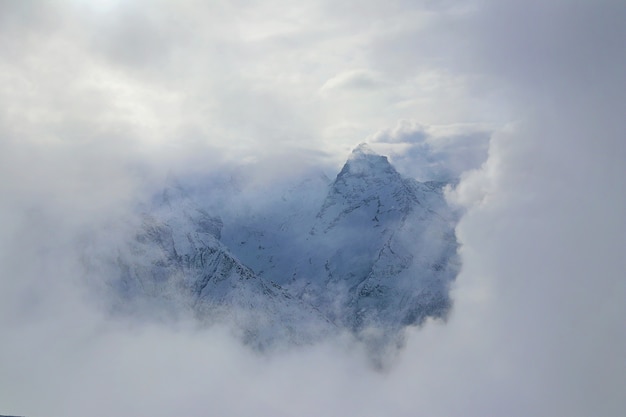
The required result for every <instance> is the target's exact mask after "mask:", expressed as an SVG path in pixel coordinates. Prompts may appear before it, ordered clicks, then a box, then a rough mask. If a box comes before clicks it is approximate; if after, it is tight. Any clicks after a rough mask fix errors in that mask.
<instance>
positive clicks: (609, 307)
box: [0, 0, 626, 417]
mask: <svg viewBox="0 0 626 417" xmlns="http://www.w3.org/2000/svg"><path fill="white" fill-rule="evenodd" d="M0 9H1V10H0V23H1V27H0V34H1V35H2V39H3V41H2V42H0V50H1V52H2V55H3V57H5V59H3V60H2V62H1V63H0V101H1V102H2V103H3V106H2V108H1V109H0V173H1V176H0V178H1V179H0V192H1V193H2V199H1V200H0V332H1V333H2V339H3V341H2V343H1V344H0V413H3V414H10V413H12V414H16V415H28V416H44V415H64V416H70V417H71V416H79V415H94V416H98V415H155V416H158V415H172V414H174V413H175V414H188V415H206V414H219V415H242V414H252V413H254V414H255V415H272V416H276V415H294V414H297V415H330V416H333V415H348V414H356V415H364V416H368V415H371V416H375V415H381V414H384V415H406V416H408V415H416V414H425V415H439V416H457V415H458V416H461V415H462V416H468V415H470V416H472V415H476V416H479V415H480V416H483V415H507V416H516V415H519V416H527V415H539V416H544V415H545V416H552V415H569V416H589V415H602V416H621V415H624V413H625V412H626V401H625V400H624V399H623V395H622V392H621V390H622V388H623V387H624V386H626V380H625V378H626V369H625V368H624V367H625V366H626V332H625V331H624V326H623V317H625V316H626V304H625V303H624V299H626V281H625V280H624V279H623V276H624V270H625V269H626V261H625V258H624V256H623V253H622V252H623V250H624V248H625V247H626V222H625V221H624V213H626V193H625V192H624V190H626V172H625V168H624V161H626V141H624V140H623V130H624V129H623V126H622V122H621V120H622V119H623V114H622V109H623V102H624V100H625V99H626V97H625V95H624V91H626V76H625V75H624V74H626V57H625V56H624V54H623V52H622V45H621V44H620V42H619V40H620V39H624V37H625V35H626V34H625V33H624V28H623V25H622V22H623V21H624V19H625V18H626V10H625V6H624V4H623V2H621V1H610V0H607V1H602V2H596V3H591V2H589V3H580V2H579V3H575V4H574V3H572V2H567V1H558V0H555V1H548V2H538V1H531V2H519V1H493V2H490V1H485V2H476V3H463V4H460V3H458V2H443V3H439V2H437V3H435V2H429V1H425V2H417V3H416V2H403V1H392V2H378V1H368V2H365V3H363V2H359V7H356V6H354V7H352V5H350V3H345V4H344V3H342V4H341V5H337V4H336V2H334V3H331V2H305V3H303V4H301V3H300V2H299V3H298V4H297V5H296V4H295V3H293V2H281V1H272V2H262V3H261V2H232V3H228V4H225V3H220V2H210V3H205V2H195V1H184V2H176V3H171V2H167V3H166V2H162V3H159V4H158V5H156V6H155V5H154V3H151V6H150V7H149V6H148V3H147V2H133V3H132V4H128V3H127V2H124V3H122V2H98V4H97V7H96V6H94V3H93V2H83V1H74V2H67V3H64V4H63V5H58V4H55V5H52V3H48V2H39V3H34V2H1V3H0ZM355 10H357V11H358V12H355ZM355 69H359V70H360V71H362V72H361V73H360V75H359V73H357V74H356V76H355V73H354V72H353V73H350V71H354V70H355ZM340 74H344V75H343V76H341V75H340ZM346 74H347V75H346ZM350 74H352V75H351V76H350ZM364 74H365V75H368V76H371V75H372V74H376V76H377V77H380V78H378V79H380V80H385V82H384V83H380V84H377V88H376V89H370V90H368V91H367V93H366V94H363V93H364V91H362V90H359V89H352V90H351V89H344V90H342V92H341V94H330V93H331V91H328V92H327V93H324V94H321V93H320V90H321V89H322V87H323V86H324V84H325V83H327V82H328V81H329V80H332V79H333V78H334V79H335V80H336V81H337V82H336V87H337V86H341V84H342V83H340V82H339V81H341V79H343V84H344V86H345V85H346V82H347V81H346V80H348V81H350V79H353V80H354V79H356V80H357V81H358V80H359V79H361V78H362V77H363V75H364ZM338 76H339V78H337V77H338ZM342 77H343V78H342ZM351 77H352V78H351ZM355 77H356V78H355ZM359 77H361V78H359ZM366 78H367V77H366ZM348 84H350V83H349V82H348ZM357 85H359V83H357ZM353 86H354V85H353ZM398 120H420V121H422V122H423V123H424V126H438V127H439V129H443V126H450V125H452V124H455V123H457V124H461V126H463V129H461V130H460V132H461V133H463V134H466V133H467V129H466V127H467V126H479V127H480V129H478V130H479V131H480V132H482V131H483V130H481V129H482V128H483V127H485V126H487V128H486V129H485V130H486V131H489V132H491V131H492V130H493V131H496V133H494V134H493V135H492V137H491V139H490V142H489V149H488V159H487V160H486V162H485V163H484V164H483V165H482V166H480V167H477V166H476V161H478V159H479V158H478V156H477V155H478V153H475V152H478V151H476V149H474V148H472V151H471V152H470V155H471V157H470V158H469V159H471V161H472V163H471V164H470V163H468V165H465V166H462V164H461V162H463V163H465V161H464V160H463V159H461V158H460V157H459V159H458V160H457V161H456V162H457V164H456V165H455V163H454V162H455V161H454V160H448V161H447V162H451V163H453V165H454V166H455V168H456V169H457V171H456V172H458V171H463V170H465V169H466V168H475V169H474V170H471V171H468V172H465V173H464V174H463V176H462V180H461V183H460V184H459V186H458V187H457V188H456V190H453V191H450V199H451V201H453V202H455V203H457V204H460V205H462V206H464V208H465V210H466V213H465V215H464V217H463V218H462V220H461V223H460V224H459V228H458V235H459V239H460V241H461V243H462V248H461V254H462V257H463V265H464V266H463V271H462V272H461V274H460V275H459V277H458V280H457V285H456V287H455V290H454V298H455V309H454V311H453V313H452V316H451V318H450V320H449V321H448V323H446V324H441V323H429V324H427V325H426V326H424V327H423V328H422V329H419V330H415V331H413V332H411V334H410V335H409V338H408V341H407V346H406V348H405V349H404V350H403V352H401V354H400V357H399V358H398V359H397V361H396V362H395V365H394V366H393V367H392V368H391V369H390V370H388V371H387V372H386V373H383V374H378V373H375V372H373V371H371V370H369V368H368V367H367V366H366V361H365V360H364V359H363V356H362V354H361V352H360V351H359V349H360V348H359V347H358V346H350V343H349V341H342V340H340V341H329V342H328V343H327V344H324V345H320V346H315V347H310V348H304V349H301V350H291V351H288V352H282V353H281V352H279V353H276V354H273V355H270V356H259V355H256V354H254V353H251V352H250V351H248V350H246V349H245V348H243V347H241V346H240V345H238V344H237V343H236V342H235V341H234V340H233V339H232V338H231V337H230V336H229V335H228V331H227V330H225V329H218V328H216V329H211V330H209V331H205V332H198V331H196V330H194V329H193V326H192V325H190V324H188V323H179V324H171V325H164V326H157V325H150V326H143V325H141V323H126V322H123V321H112V320H111V319H110V318H108V317H107V316H106V315H104V314H103V313H102V312H101V310H100V309H99V308H98V304H97V300H94V298H93V294H91V293H89V292H86V291H85V289H84V287H83V286H81V284H80V280H81V273H80V268H79V259H77V258H76V256H75V255H76V248H77V247H78V246H80V244H81V240H80V238H81V236H83V234H84V232H85V231H87V230H92V229H94V228H95V229H100V228H102V229H107V230H108V229H110V227H109V226H110V222H111V221H113V220H114V219H116V218H117V217H119V216H120V215H122V214H124V213H125V212H126V211H127V207H128V206H130V205H131V203H132V201H133V200H134V198H135V197H136V194H137V193H141V192H142V190H144V189H145V188H146V183H150V181H152V180H153V178H158V177H159V176H160V175H162V174H163V173H164V172H165V171H167V170H168V169H170V168H174V169H181V170H182V171H184V172H186V174H192V173H194V172H203V173H206V171H210V170H213V169H215V170H219V169H220V168H221V167H222V166H231V165H232V163H233V161H235V162H236V163H238V164H242V166H246V164H252V165H254V167H255V169H258V170H259V171H258V172H262V171H263V166H264V162H263V161H267V162H266V164H267V165H266V166H270V165H271V166H275V165H277V164H276V162H277V161H281V160H289V159H290V158H291V157H292V156H293V155H298V157H297V158H295V160H296V161H297V160H303V161H306V159H307V157H306V155H309V153H308V152H307V151H308V150H314V151H315V152H316V153H315V155H316V156H315V157H314V158H310V159H314V160H315V161H317V160H319V161H320V163H330V164H337V163H339V162H340V161H341V160H342V159H343V158H344V157H345V154H346V151H347V150H348V149H349V148H350V147H351V146H353V145H354V144H356V143H358V142H360V141H362V140H364V139H366V138H367V137H370V136H371V135H372V134H374V132H381V129H383V130H382V133H381V134H383V135H387V136H386V139H384V140H381V138H382V137H381V136H379V137H378V139H379V140H378V142H379V145H381V146H382V145H384V144H383V142H393V143H387V144H386V145H388V146H392V145H393V147H390V148H388V149H396V151H397V158H398V159H399V160H400V156H402V155H409V156H410V155H411V153H410V152H404V151H402V149H404V150H406V149H407V148H400V147H399V146H405V147H408V148H410V147H411V146H415V145H416V144H417V145H419V144H424V143H429V144H430V145H431V146H434V143H435V141H434V139H435V138H446V137H447V138H450V137H456V138H457V139H458V140H457V139H455V140H453V141H451V142H449V143H444V144H441V143H439V144H440V145H441V149H444V150H445V151H446V155H450V154H455V155H460V154H462V152H464V151H463V150H462V148H461V145H460V144H461V143H462V142H463V141H462V140H461V139H462V138H464V137H467V136H463V135H457V136H455V134H451V133H450V132H449V131H447V132H442V131H439V132H435V131H434V130H431V129H434V128H433V127H427V128H423V129H420V128H419V126H417V125H412V126H410V129H407V130H406V132H404V131H402V129H401V128H396V130H394V126H397V122H398ZM505 122H507V123H508V122H514V123H511V124H510V125H509V126H507V127H506V128H501V127H502V125H503V124H504V123H505ZM457 126H458V125H457ZM400 127H402V125H400ZM499 127H500V128H499ZM385 129H387V130H386V131H385ZM385 132H386V133H385ZM394 132H395V133H394ZM405 133H406V134H405ZM421 133H424V134H423V135H421ZM480 140H483V139H480ZM480 140H479V141H478V142H480ZM431 141H432V143H431ZM398 142H403V143H398ZM472 143H474V142H472ZM478 149H480V146H479V147H478ZM448 151H453V152H448ZM403 161H404V164H405V169H406V170H407V171H408V170H410V159H408V157H407V159H405V160H403ZM307 162H310V161H307ZM278 165H279V166H280V168H276V169H277V170H278V171H281V170H282V172H291V170H293V169H295V167H294V166H293V165H294V164H292V163H287V162H285V163H284V164H283V165H280V164H278ZM298 165H299V164H298ZM416 172H417V171H416ZM277 175H279V174H271V175H268V177H270V178H271V177H272V176H277ZM148 185H149V184H148ZM147 188H149V187H147Z"/></svg>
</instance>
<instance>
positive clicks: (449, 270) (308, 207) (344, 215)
mask: <svg viewBox="0 0 626 417" xmlns="http://www.w3.org/2000/svg"><path fill="white" fill-rule="evenodd" d="M444 185H445V184H443V183H434V182H426V183H422V182H418V181H415V180H413V179H410V178H404V177H402V176H401V175H400V174H399V173H398V172H397V171H396V169H395V168H394V167H393V165H392V164H391V163H390V162H389V161H388V159H387V157H385V156H382V155H379V154H377V153H375V152H374V151H373V150H372V149H371V148H370V147H369V146H368V145H367V144H361V145H359V146H357V147H356V148H355V149H354V151H353V152H352V154H351V155H350V156H349V157H348V159H347V161H346V163H345V164H344V166H343V168H342V169H341V171H340V172H339V173H338V174H337V176H336V178H335V179H334V180H333V181H330V180H328V178H326V177H325V176H319V175H318V176H314V177H312V178H305V179H303V180H302V181H300V182H298V183H296V184H295V185H294V186H292V187H291V188H287V189H285V190H283V191H282V192H278V193H277V192H274V195H277V196H278V198H277V201H276V202H275V203H268V202H265V204H258V205H245V207H244V206H241V207H238V206H237V205H236V204H235V205H233V204H231V205H230V207H229V210H228V211H227V212H223V213H218V212H211V210H209V209H207V208H203V207H200V205H199V204H198V203H196V202H195V201H194V199H193V198H192V197H191V196H190V195H189V194H188V193H187V192H186V191H185V190H184V185H181V184H176V185H175V186H169V187H167V188H166V190H165V191H164V192H163V193H161V195H160V197H159V198H157V199H155V202H154V204H153V205H152V206H151V207H150V208H149V209H148V210H146V212H145V213H144V215H143V216H144V222H143V225H142V227H141V230H139V231H138V233H137V234H136V237H135V238H134V239H133V240H132V242H129V245H128V247H127V248H126V250H123V251H120V253H121V254H120V256H119V257H118V259H117V264H118V265H119V269H120V280H119V282H120V285H119V288H120V289H122V294H123V296H124V297H125V298H124V299H125V300H127V301H128V302H132V300H135V299H143V298H145V297H148V298H150V299H152V300H153V301H154V303H155V304H156V305H159V304H162V305H168V306H170V307H171V308H174V309H175V308H176V305H177V303H178V305H179V306H180V307H181V308H183V307H184V308H188V309H190V310H192V311H193V312H194V314H195V315H196V316H197V317H198V318H200V319H201V320H203V321H204V322H214V321H222V320H227V321H231V322H234V323H235V325H236V326H235V327H236V328H237V329H239V333H240V334H242V335H243V336H242V337H243V338H244V340H246V341H247V342H249V343H251V344H253V345H255V346H268V345H272V344H273V343H276V342H278V341H281V340H284V341H288V342H291V343H309V342H311V341H314V340H318V339H319V338H321V337H323V335H327V334H329V333H333V332H337V331H341V330H342V329H347V330H349V331H351V332H353V333H354V334H355V335H357V336H358V337H360V338H361V339H363V340H370V339H371V337H369V336H367V335H371V334H376V335H378V336H376V338H375V339H376V340H375V343H378V344H381V343H382V344H383V345H384V344H385V343H388V342H389V341H392V340H394V339H395V338H396V336H397V335H399V334H401V333H402V330H403V329H404V328H405V327H406V326H409V325H418V324H420V323H422V322H423V321H424V320H425V319H426V318H427V317H445V315H446V314H447V311H448V310H449V308H450V298H449V295H448V287H449V284H450V282H452V280H454V278H455V277H456V274H457V272H458V269H459V262H458V259H457V241H456V237H455V234H454V227H455V225H456V221H457V218H456V216H455V214H454V212H453V211H452V210H451V209H450V208H449V207H448V205H447V203H446V201H445V198H444V195H443V191H442V189H443V186H444ZM200 200H201V199H200ZM231 201H232V200H231ZM209 213H211V214H209ZM172 306H173V307H172ZM374 330H375V331H374Z"/></svg>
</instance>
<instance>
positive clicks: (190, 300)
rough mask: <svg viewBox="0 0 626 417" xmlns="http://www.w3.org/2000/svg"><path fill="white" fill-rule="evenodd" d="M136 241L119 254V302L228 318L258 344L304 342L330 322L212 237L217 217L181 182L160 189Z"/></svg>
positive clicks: (249, 340)
mask: <svg viewBox="0 0 626 417" xmlns="http://www.w3.org/2000/svg"><path fill="white" fill-rule="evenodd" d="M143 219H144V220H143V224H142V226H141V228H140V230H139V232H138V233H137V235H136V237H135V239H133V240H132V241H131V242H129V244H128V246H127V247H126V248H124V250H122V251H120V254H119V256H118V259H117V264H118V266H119V270H120V282H119V288H120V290H121V294H122V297H123V299H124V300H125V302H129V303H133V302H135V301H139V302H142V303H143V302H146V301H148V302H150V303H153V304H156V305H160V306H162V307H163V308H164V309H168V308H169V309H172V310H174V311H175V310H177V309H187V310H189V311H191V312H192V313H193V314H195V316H196V317H198V318H199V319H200V320H201V321H203V322H206V323H215V322H229V323H233V324H235V326H234V328H235V329H236V331H237V333H239V334H240V336H241V337H242V338H243V339H244V340H245V341H246V342H247V343H249V344H252V345H254V346H256V347H258V348H263V347H265V346H268V345H271V344H273V343H274V342H276V341H288V342H289V343H296V344H299V343H309V342H311V341H312V340H315V339H318V338H319V337H321V335H323V334H325V333H328V332H330V331H331V330H332V329H333V328H334V325H333V324H332V323H331V322H330V321H329V320H327V319H326V318H325V317H324V315H323V314H321V313H320V312H319V311H317V310H315V309H314V308H313V307H311V306H310V305H308V304H305V303H302V302H301V301H300V300H298V299H296V298H294V297H292V296H291V295H290V294H289V293H288V292H287V291H285V290H284V289H283V288H281V287H280V286H279V285H277V284H274V283H271V282H266V281H265V280H263V279H261V278H260V277H258V276H257V275H256V274H255V273H254V272H253V271H252V270H251V269H250V268H248V267H247V266H245V265H244V264H242V263H241V262H240V261H239V260H238V259H237V258H236V257H235V256H234V255H233V254H232V253H231V252H230V251H229V250H228V248H226V246H224V245H223V244H222V243H221V242H220V241H219V240H218V239H219V237H220V236H221V228H222V222H221V220H220V219H219V218H217V217H212V216H210V215H208V214H207V213H206V212H205V211H204V210H202V209H200V208H199V207H197V205H196V204H195V203H194V202H193V200H192V199H191V198H190V197H189V196H188V195H187V194H186V193H185V191H184V190H183V189H182V188H181V187H180V186H179V185H175V186H171V187H168V188H166V190H165V191H164V192H163V194H162V196H160V197H159V198H157V199H156V200H155V202H154V204H153V205H152V207H151V209H150V212H149V213H145V214H144V215H143Z"/></svg>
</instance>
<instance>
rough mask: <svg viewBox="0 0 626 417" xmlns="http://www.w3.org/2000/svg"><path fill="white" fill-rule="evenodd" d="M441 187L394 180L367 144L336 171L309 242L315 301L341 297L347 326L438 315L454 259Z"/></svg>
mask: <svg viewBox="0 0 626 417" xmlns="http://www.w3.org/2000/svg"><path fill="white" fill-rule="evenodd" d="M442 186H443V184H436V183H419V182H417V181H414V180H411V179H405V178H402V177H401V176H400V174H399V173H398V172H397V171H396V170H395V169H394V168H393V166H392V165H391V164H390V163H389V161H388V160H387V158H386V157H384V156H380V155H377V154H375V153H374V152H372V151H371V150H370V149H369V148H368V147H367V145H360V146H359V147H357V148H356V149H355V150H354V152H353V153H352V155H351V156H350V158H349V159H348V161H347V162H346V164H345V165H344V167H343V169H342V170H341V172H340V173H339V174H338V175H337V178H336V179H335V181H334V183H333V184H332V185H331V187H330V191H329V193H328V195H327V197H326V199H325V201H324V203H323V204H322V207H321V209H320V211H319V213H318V214H317V218H316V221H315V223H314V226H313V228H312V231H311V235H312V237H311V241H312V244H313V245H312V246H313V247H316V248H321V249H319V250H318V251H317V255H318V256H319V255H322V256H321V258H318V259H319V260H318V262H321V261H323V262H324V277H323V280H324V282H323V283H322V285H321V286H320V289H319V290H318V291H319V292H320V298H321V300H322V302H323V303H329V302H331V300H329V299H328V297H327V295H326V294H329V293H330V292H331V291H332V293H335V294H336V293H339V294H342V302H343V308H342V309H340V312H339V314H340V315H341V316H342V317H343V322H344V323H345V324H346V325H347V326H349V327H351V328H353V329H355V330H359V329H362V328H365V327H368V326H375V327H376V326H379V327H385V328H400V327H402V326H405V325H410V324H419V323H420V322H421V321H423V320H424V319H425V318H426V317H428V316H435V317H440V316H443V315H444V314H445V312H446V311H447V309H448V307H449V298H448V284H449V283H450V282H451V281H452V280H453V279H454V277H455V276H456V274H457V270H458V262H457V261H456V249H457V244H456V238H455V236H454V226H455V224H456V219H455V216H454V214H453V213H452V212H451V210H450V209H449V208H448V206H447V204H446V201H445V198H444V196H443V192H442Z"/></svg>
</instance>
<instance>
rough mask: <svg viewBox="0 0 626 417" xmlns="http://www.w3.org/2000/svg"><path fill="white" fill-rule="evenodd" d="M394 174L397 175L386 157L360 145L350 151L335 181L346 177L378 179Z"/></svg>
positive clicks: (366, 146) (367, 146)
mask: <svg viewBox="0 0 626 417" xmlns="http://www.w3.org/2000/svg"><path fill="white" fill-rule="evenodd" d="M394 174H395V175H397V172H396V170H395V169H394V168H393V166H391V164H390V163H389V160H388V159H387V157H386V156H382V155H379V154H377V153H376V152H374V151H373V150H372V149H371V148H370V147H369V145H367V144H366V143H362V144H360V145H359V146H357V147H356V148H355V149H354V150H353V151H352V154H350V156H349V157H348V160H347V161H346V163H345V164H344V166H343V169H342V170H341V172H339V175H337V179H340V178H342V177H344V176H346V175H352V176H359V177H360V176H378V177H379V176H381V175H394Z"/></svg>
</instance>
